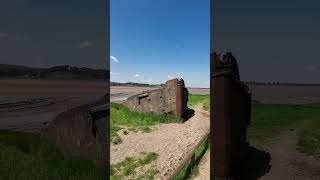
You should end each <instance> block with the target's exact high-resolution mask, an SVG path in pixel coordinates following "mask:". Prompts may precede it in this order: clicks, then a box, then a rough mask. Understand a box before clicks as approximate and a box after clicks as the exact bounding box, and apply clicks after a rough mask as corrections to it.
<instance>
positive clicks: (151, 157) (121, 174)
mask: <svg viewBox="0 0 320 180" xmlns="http://www.w3.org/2000/svg"><path fill="white" fill-rule="evenodd" d="M140 156H141V157H138V158H133V157H127V158H126V159H125V160H123V161H121V162H119V163H117V164H115V165H111V169H110V179H119V180H120V179H124V178H125V179H153V177H154V176H155V175H156V174H158V173H159V171H158V170H157V169H154V168H149V169H148V170H147V171H145V172H139V173H138V172H136V169H137V168H139V167H143V166H145V165H148V164H150V163H151V162H153V161H155V160H156V159H157V158H158V154H156V153H154V152H149V153H146V152H142V153H140Z"/></svg>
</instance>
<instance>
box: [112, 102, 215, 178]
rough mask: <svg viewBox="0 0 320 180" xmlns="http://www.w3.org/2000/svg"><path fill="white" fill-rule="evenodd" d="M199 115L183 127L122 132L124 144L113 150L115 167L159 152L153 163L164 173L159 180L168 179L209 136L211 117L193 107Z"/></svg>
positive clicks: (156, 127) (162, 125)
mask: <svg viewBox="0 0 320 180" xmlns="http://www.w3.org/2000/svg"><path fill="white" fill-rule="evenodd" d="M193 109H194V110H195V115H194V116H193V117H192V118H190V119H189V120H188V121H186V122H185V123H183V124H178V123H172V124H161V125H156V126H154V127H153V129H154V130H153V131H152V132H150V133H141V132H140V133H133V132H129V134H128V135H124V133H123V132H121V131H120V132H119V135H120V136H121V138H122V140H123V141H122V143H121V144H119V145H112V146H111V149H110V151H111V164H115V163H118V162H121V161H123V160H124V159H125V158H126V157H133V156H138V155H139V153H140V152H143V151H145V152H155V153H157V154H159V157H158V159H157V160H156V161H155V162H153V164H152V166H155V167H156V168H157V169H158V170H159V171H160V173H159V174H157V175H156V177H155V179H166V178H167V177H168V176H169V175H170V174H171V173H173V172H174V170H175V169H176V168H177V167H178V166H179V165H180V163H181V161H183V160H184V158H186V154H187V152H189V151H191V150H192V149H194V148H195V146H196V144H197V142H199V141H200V140H201V138H202V137H203V136H205V135H207V134H208V133H209V130H210V120H209V113H208V112H206V111H204V110H203V109H202V107H201V105H197V106H195V107H193Z"/></svg>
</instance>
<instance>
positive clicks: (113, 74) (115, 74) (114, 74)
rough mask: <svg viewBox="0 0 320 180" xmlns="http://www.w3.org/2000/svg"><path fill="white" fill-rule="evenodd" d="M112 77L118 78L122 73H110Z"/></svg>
mask: <svg viewBox="0 0 320 180" xmlns="http://www.w3.org/2000/svg"><path fill="white" fill-rule="evenodd" d="M110 75H111V76H117V75H120V73H115V72H112V71H110Z"/></svg>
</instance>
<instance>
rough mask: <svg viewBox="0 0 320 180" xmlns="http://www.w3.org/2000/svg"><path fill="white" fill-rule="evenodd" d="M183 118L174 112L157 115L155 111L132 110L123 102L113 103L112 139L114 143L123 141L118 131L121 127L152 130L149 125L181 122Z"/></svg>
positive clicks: (135, 130)
mask: <svg viewBox="0 0 320 180" xmlns="http://www.w3.org/2000/svg"><path fill="white" fill-rule="evenodd" d="M180 122H183V119H180V118H177V117H176V116H175V115H173V114H162V115H157V114H154V113H142V112H134V111H130V110H129V109H128V108H127V107H125V106H124V105H121V104H115V103H111V109H110V127H111V128H110V134H111V136H110V138H111V139H110V141H111V142H112V143H113V144H119V143H121V138H120V137H119V135H118V134H117V132H118V131H119V130H120V129H121V127H123V126H125V127H128V130H131V131H133V132H137V131H143V132H150V131H151V128H150V127H149V126H152V125H156V124H159V123H180Z"/></svg>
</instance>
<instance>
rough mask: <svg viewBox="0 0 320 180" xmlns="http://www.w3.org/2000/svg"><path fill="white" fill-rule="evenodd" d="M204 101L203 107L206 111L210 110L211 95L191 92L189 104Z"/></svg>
mask: <svg viewBox="0 0 320 180" xmlns="http://www.w3.org/2000/svg"><path fill="white" fill-rule="evenodd" d="M199 103H202V105H203V109H204V110H206V111H210V95H209V94H206V95H200V94H189V100H188V106H189V107H191V106H193V105H196V104H199Z"/></svg>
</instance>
